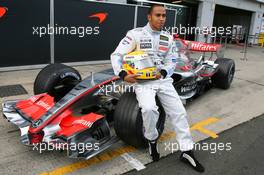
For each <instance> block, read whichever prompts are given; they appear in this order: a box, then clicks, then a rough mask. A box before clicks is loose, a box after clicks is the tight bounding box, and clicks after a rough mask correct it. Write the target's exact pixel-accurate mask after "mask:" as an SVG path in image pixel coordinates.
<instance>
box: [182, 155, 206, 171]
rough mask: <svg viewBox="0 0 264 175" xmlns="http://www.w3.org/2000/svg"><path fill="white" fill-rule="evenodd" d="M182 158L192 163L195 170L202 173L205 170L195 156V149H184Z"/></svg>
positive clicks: (183, 160)
mask: <svg viewBox="0 0 264 175" xmlns="http://www.w3.org/2000/svg"><path fill="white" fill-rule="evenodd" d="M180 160H181V161H182V162H184V163H186V164H188V165H190V166H191V167H192V168H193V169H194V170H196V171H198V172H200V173H202V172H204V167H203V165H201V164H200V163H199V162H198V160H196V158H195V157H194V154H193V151H192V150H190V151H183V152H182V153H181V156H180Z"/></svg>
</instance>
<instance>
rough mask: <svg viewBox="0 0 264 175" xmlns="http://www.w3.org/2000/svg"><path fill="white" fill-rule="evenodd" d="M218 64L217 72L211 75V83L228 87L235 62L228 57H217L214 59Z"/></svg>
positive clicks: (232, 75)
mask: <svg viewBox="0 0 264 175" xmlns="http://www.w3.org/2000/svg"><path fill="white" fill-rule="evenodd" d="M215 63H216V64H219V65H218V68H217V72H216V73H215V74H214V75H213V76H212V83H213V85H214V86H215V87H217V88H221V89H228V88H230V85H231V83H232V81H233V78H234V75H235V62H234V60H232V59H228V58H218V59H217V60H216V61H215Z"/></svg>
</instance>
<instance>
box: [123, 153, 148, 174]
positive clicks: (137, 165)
mask: <svg viewBox="0 0 264 175" xmlns="http://www.w3.org/2000/svg"><path fill="white" fill-rule="evenodd" d="M121 157H123V158H124V159H125V160H126V161H127V162H128V163H129V164H130V165H131V166H132V167H133V168H135V169H136V170H137V171H140V170H143V169H145V168H146V167H145V165H144V164H142V163H141V162H140V161H139V160H137V159H135V158H133V157H132V156H131V155H129V154H128V153H124V154H122V155H121Z"/></svg>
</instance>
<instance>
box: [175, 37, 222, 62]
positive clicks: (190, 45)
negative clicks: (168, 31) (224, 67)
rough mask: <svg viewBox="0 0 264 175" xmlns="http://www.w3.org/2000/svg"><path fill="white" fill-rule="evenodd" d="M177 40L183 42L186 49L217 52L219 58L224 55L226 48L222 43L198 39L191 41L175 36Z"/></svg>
mask: <svg viewBox="0 0 264 175" xmlns="http://www.w3.org/2000/svg"><path fill="white" fill-rule="evenodd" d="M174 40H175V41H177V42H181V43H182V44H181V45H183V46H184V47H185V48H186V49H188V50H190V51H194V52H211V53H215V54H216V56H217V58H223V57H224V48H223V45H221V44H209V43H203V42H197V41H189V40H184V39H180V38H174Z"/></svg>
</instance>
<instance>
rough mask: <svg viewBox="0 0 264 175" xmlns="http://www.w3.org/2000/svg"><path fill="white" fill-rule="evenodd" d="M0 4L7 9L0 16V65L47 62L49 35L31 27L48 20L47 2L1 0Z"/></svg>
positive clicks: (48, 59) (40, 0)
mask: <svg viewBox="0 0 264 175" xmlns="http://www.w3.org/2000/svg"><path fill="white" fill-rule="evenodd" d="M0 7H6V8H8V11H7V13H6V15H4V16H3V17H2V18H0V41H1V42H0V59H1V61H0V67H7V66H21V65H33V64H44V63H49V61H50V48H49V36H47V35H46V36H43V37H42V38H40V37H39V36H38V35H33V28H32V27H37V26H38V27H39V26H47V24H48V23H49V13H50V11H49V1H48V0H26V1H23V0H12V1H10V0H9V1H7V0H5V1H4V0H1V1H0Z"/></svg>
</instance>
